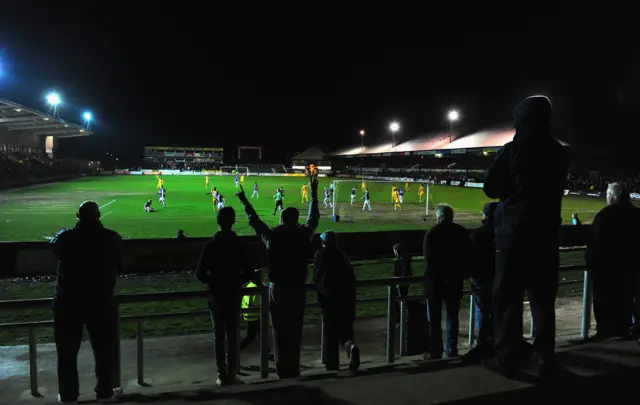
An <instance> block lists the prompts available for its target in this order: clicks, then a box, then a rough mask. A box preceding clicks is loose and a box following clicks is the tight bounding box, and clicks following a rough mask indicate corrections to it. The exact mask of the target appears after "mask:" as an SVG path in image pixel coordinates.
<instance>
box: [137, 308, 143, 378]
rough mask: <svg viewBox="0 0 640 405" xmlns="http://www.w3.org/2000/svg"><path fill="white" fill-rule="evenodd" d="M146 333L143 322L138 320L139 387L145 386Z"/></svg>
mask: <svg viewBox="0 0 640 405" xmlns="http://www.w3.org/2000/svg"><path fill="white" fill-rule="evenodd" d="M143 333H144V331H143V330H142V321H141V320H140V319H138V320H136V359H137V364H138V385H140V386H144V334H143Z"/></svg>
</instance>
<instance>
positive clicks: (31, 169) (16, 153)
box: [0, 144, 80, 186]
mask: <svg viewBox="0 0 640 405" xmlns="http://www.w3.org/2000/svg"><path fill="white" fill-rule="evenodd" d="M79 169H80V168H79V167H78V166H77V165H73V164H70V163H69V162H66V161H64V160H56V159H51V158H50V157H49V156H48V155H47V154H46V153H44V152H43V151H41V150H37V149H33V148H26V147H19V146H16V145H4V144H3V145H0V186H3V185H25V184H29V183H30V182H32V181H35V180H37V179H39V178H51V177H56V176H61V175H67V174H75V173H79V172H80V170H79Z"/></svg>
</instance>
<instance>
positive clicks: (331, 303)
mask: <svg viewBox="0 0 640 405" xmlns="http://www.w3.org/2000/svg"><path fill="white" fill-rule="evenodd" d="M320 239H321V240H322V248H321V249H319V250H318V251H317V252H316V254H315V256H314V259H313V283H314V284H315V285H316V291H317V293H318V302H319V303H320V306H321V308H322V316H323V322H324V335H323V338H324V342H323V343H324V344H323V347H324V351H325V352H324V359H325V367H326V369H327V370H329V371H339V370H340V352H339V350H338V346H339V345H340V346H342V347H343V348H344V350H345V351H346V352H347V356H349V369H350V370H351V371H352V372H355V371H357V370H358V368H359V367H360V350H359V349H358V346H356V344H355V341H354V337H353V323H354V321H355V319H356V275H355V273H354V271H353V266H351V262H350V261H349V258H348V257H347V255H346V254H345V253H344V252H343V251H342V250H341V249H340V248H339V247H338V238H337V235H336V233H335V232H333V231H326V232H324V233H322V235H320Z"/></svg>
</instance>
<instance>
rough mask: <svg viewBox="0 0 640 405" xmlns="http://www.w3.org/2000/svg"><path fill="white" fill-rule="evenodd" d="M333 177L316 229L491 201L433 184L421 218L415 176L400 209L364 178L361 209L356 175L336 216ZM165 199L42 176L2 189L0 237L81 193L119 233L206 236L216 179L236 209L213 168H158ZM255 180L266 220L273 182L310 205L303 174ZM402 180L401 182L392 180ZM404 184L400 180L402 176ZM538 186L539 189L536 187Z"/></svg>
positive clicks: (45, 225)
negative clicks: (204, 171)
mask: <svg viewBox="0 0 640 405" xmlns="http://www.w3.org/2000/svg"><path fill="white" fill-rule="evenodd" d="M332 180H334V179H333V178H320V187H319V188H320V190H319V194H320V213H321V216H322V217H321V220H320V226H319V229H318V230H319V231H322V230H325V229H333V230H335V231H338V232H368V231H386V230H402V229H425V228H427V227H428V226H430V225H431V224H433V221H434V217H433V211H432V208H433V207H434V206H435V205H436V204H438V203H448V204H451V205H452V206H453V207H454V208H455V210H456V220H457V221H458V222H460V223H462V224H465V225H469V226H475V225H476V224H477V223H478V222H479V220H480V212H481V210H482V206H483V205H484V204H485V203H486V202H487V201H489V200H488V199H487V198H486V197H485V196H484V193H483V192H482V190H479V189H472V188H459V187H447V186H434V187H433V188H432V189H431V191H430V204H429V206H430V210H431V211H430V216H429V217H427V218H428V219H427V221H425V209H426V207H425V202H424V200H423V202H419V201H418V187H419V185H418V184H417V183H411V184H410V187H409V190H408V191H407V192H406V193H405V198H404V201H405V203H404V205H403V208H402V209H401V210H394V207H393V204H392V202H391V183H390V182H373V181H367V186H368V188H369V190H370V192H371V205H372V211H371V212H369V211H363V210H362V204H363V200H362V197H363V192H362V191H361V190H360V180H349V179H346V180H345V179H338V180H339V182H338V186H337V192H336V214H339V215H340V217H341V220H340V222H338V223H334V222H333V219H332V213H333V210H332V209H331V208H330V207H326V208H325V205H324V203H323V202H322V200H323V198H324V197H323V189H324V187H328V186H329V183H330V182H331V181H332ZM164 181H165V188H166V190H167V198H166V200H167V207H166V208H163V207H162V205H161V204H160V203H159V201H158V194H157V189H156V186H157V181H156V178H155V176H118V175H114V176H100V177H85V178H81V179H77V180H72V181H65V182H59V183H50V184H42V185H36V186H31V187H25V188H18V189H12V190H5V191H0V241H44V240H47V239H48V238H49V237H51V236H53V235H54V234H55V233H56V232H57V231H58V230H60V229H61V228H66V227H71V226H73V225H74V223H75V212H76V210H77V207H78V205H79V204H80V203H81V202H82V201H86V200H93V201H95V202H97V203H98V205H99V206H100V207H101V212H102V220H103V223H104V224H105V226H107V227H109V228H111V229H114V230H116V231H117V232H119V233H120V234H121V235H122V236H123V237H125V238H172V237H174V236H175V235H176V233H177V230H178V229H183V230H184V231H185V234H186V235H187V236H191V237H198V236H210V235H212V234H213V233H215V231H216V228H217V226H216V221H215V212H214V209H213V205H212V198H211V195H210V193H209V190H210V189H211V188H212V187H217V188H218V189H219V190H220V191H221V193H222V194H223V195H224V197H225V199H226V202H227V206H232V207H234V208H236V210H238V211H239V210H241V209H242V206H241V204H240V202H239V201H238V199H237V198H236V197H235V193H236V192H237V191H238V190H237V189H236V187H235V183H234V178H233V177H232V176H211V183H210V186H209V187H206V186H205V180H204V176H164ZM254 182H258V184H259V186H260V198H259V199H258V198H254V199H251V198H250V200H251V202H252V204H253V205H254V207H255V208H256V210H257V212H258V214H259V215H260V216H261V218H262V219H263V220H264V221H265V222H266V223H267V224H268V225H270V226H276V225H277V224H278V222H279V217H278V215H273V208H274V205H275V204H274V199H273V195H274V194H275V193H276V189H277V188H278V187H283V188H284V190H285V199H284V206H285V207H288V206H293V207H297V208H298V209H300V211H301V217H302V218H304V217H305V216H306V214H307V211H308V205H307V204H304V203H302V202H301V195H300V188H301V186H302V184H303V183H304V182H306V179H305V178H303V177H275V176H274V177H267V176H248V177H246V180H245V189H246V190H245V191H246V193H247V196H248V197H251V193H252V190H253V184H254ZM396 185H397V186H400V185H401V184H396ZM354 186H355V187H356V188H357V202H356V204H354V205H351V204H350V194H351V188H352V187H354ZM402 186H403V187H404V184H402ZM541 192H544V190H541ZM148 199H153V207H154V208H155V212H151V213H147V212H144V211H143V205H144V203H145V202H146V200H148ZM604 204H605V203H604V201H603V200H600V199H597V198H581V197H565V198H564V200H563V208H562V215H563V219H564V222H565V223H569V222H570V219H571V213H572V212H574V211H577V212H579V213H580V215H581V218H582V220H583V221H585V222H590V221H591V219H592V218H593V216H594V215H595V213H596V212H598V210H600V209H601V208H602V207H603V206H604ZM235 229H236V232H237V233H238V234H240V235H249V234H253V231H252V230H251V229H250V228H249V226H248V223H247V221H246V219H245V218H244V215H243V213H241V212H239V215H238V220H237V224H236V226H235Z"/></svg>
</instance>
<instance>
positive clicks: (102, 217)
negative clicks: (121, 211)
mask: <svg viewBox="0 0 640 405" xmlns="http://www.w3.org/2000/svg"><path fill="white" fill-rule="evenodd" d="M112 212H113V211H109V212H107V213H106V214H104V215H103V216H101V217H100V219H104V217H106V216H107V215H109V214H111V213H112Z"/></svg>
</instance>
